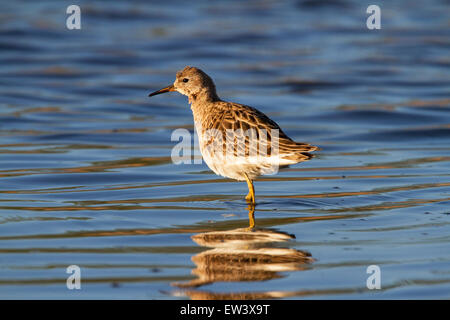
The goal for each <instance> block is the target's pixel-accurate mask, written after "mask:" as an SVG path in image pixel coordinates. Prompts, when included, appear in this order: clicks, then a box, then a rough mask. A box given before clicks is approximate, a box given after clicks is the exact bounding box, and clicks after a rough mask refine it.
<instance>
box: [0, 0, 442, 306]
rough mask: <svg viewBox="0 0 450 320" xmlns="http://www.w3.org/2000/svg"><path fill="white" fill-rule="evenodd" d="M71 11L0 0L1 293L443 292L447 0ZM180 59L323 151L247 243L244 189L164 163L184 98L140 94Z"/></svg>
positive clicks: (281, 193)
mask: <svg viewBox="0 0 450 320" xmlns="http://www.w3.org/2000/svg"><path fill="white" fill-rule="evenodd" d="M70 4H71V3H69V2H67V1H62V2H61V1H39V2H26V1H14V2H10V3H6V2H2V4H1V7H2V10H0V65H1V69H0V297H1V298H4V299H5V298H7V299H9V298H39V299H41V298H44V299H47V298H64V299H77V298H87V299H90V298H109V299H115V298H122V299H130V298H133V299H134V298H135V299H141V298H142V299H186V298H192V299H198V298H203V299H208V298H216V299H218V298H228V299H230V298H242V299H253V298H285V299H299V298H319V299H322V298H332V299H335V298H337V299H346V298H356V299H359V298H364V299H384V298H386V299H391V298H401V299H414V298H439V299H440V298H449V297H450V250H449V248H450V209H449V207H450V171H449V162H450V108H449V107H450V95H449V92H450V77H449V66H450V60H449V48H450V46H449V45H450V41H449V39H450V30H449V28H448V26H449V10H448V4H449V3H448V1H444V0H442V1H440V0H434V1H427V2H426V3H421V4H419V3H417V4H416V3H414V4H413V3H411V2H409V1H387V2H385V3H381V4H380V7H381V10H382V29H381V30H373V31H369V30H368V29H367V28H366V18H367V16H368V14H366V12H365V11H366V8H367V6H368V5H369V4H371V3H369V2H364V1H362V2H361V1H356V0H355V1H349V0H341V1H325V2H320V3H318V2H315V1H308V0H298V1H287V2H282V3H279V2H277V1H262V2H256V1H249V2H242V1H223V2H220V1H219V2H214V3H209V2H206V1H204V2H202V1H195V2H189V3H186V2H185V1H179V2H177V3H175V4H173V3H172V4H169V3H161V4H149V3H147V2H144V1H127V2H114V4H111V3H108V4H106V3H105V2H102V1H94V2H92V1H90V2H89V3H87V2H83V1H81V2H79V4H80V6H81V11H82V29H81V30H72V31H69V30H67V29H66V27H65V19H66V17H67V15H66V13H65V10H66V8H67V6H68V5H70ZM185 65H193V66H198V67H200V68H202V69H204V70H205V71H206V72H207V73H208V74H210V75H211V76H212V77H213V78H214V79H215V81H216V85H217V87H218V92H219V95H220V96H221V97H222V98H223V99H225V100H232V101H236V102H240V103H245V104H250V105H252V106H255V107H257V108H259V109H260V110H262V111H263V112H265V113H266V114H268V115H269V116H270V117H272V118H273V119H274V120H275V121H277V122H278V123H279V124H280V125H281V127H282V128H283V129H284V131H285V132H286V133H287V134H288V135H289V136H291V137H292V138H294V139H295V140H297V141H305V142H309V143H311V144H314V145H318V146H320V147H321V148H322V150H321V151H320V152H317V157H316V158H314V159H313V160H311V161H308V162H306V163H302V164H300V165H296V166H292V167H291V168H289V169H286V170H283V171H281V172H280V173H279V174H278V175H275V176H267V177H263V178H261V179H259V180H258V181H257V182H256V183H255V187H256V195H257V201H258V205H257V207H256V211H255V219H256V227H257V229H256V231H255V232H249V231H248V230H246V227H247V226H248V223H249V222H248V214H249V212H248V210H247V205H246V204H245V201H244V196H245V195H246V193H247V186H246V184H245V183H242V182H240V183H239V182H234V181H231V180H227V179H224V178H221V177H218V176H216V175H214V174H213V173H212V172H211V171H209V170H208V168H207V167H206V165H205V164H204V163H202V164H184V165H174V164H173V163H172V161H171V158H170V155H171V150H172V148H173V147H174V146H175V144H176V143H177V142H176V141H171V139H170V137H171V133H172V132H173V130H174V129H177V128H186V129H188V130H190V131H192V130H193V121H192V115H191V111H190V109H189V106H188V104H187V99H186V98H185V97H183V96H181V95H179V94H176V93H171V94H166V95H161V96H157V97H153V98H151V99H149V98H148V97H147V95H148V93H150V92H152V91H154V90H156V89H159V88H162V87H164V86H166V85H168V84H170V83H172V81H173V79H174V75H175V72H176V71H177V70H179V69H181V68H183V67H184V66H185ZM69 265H78V266H80V268H81V286H82V289H81V290H68V289H67V287H66V279H67V277H68V276H69V274H67V273H66V268H67V267H68V266H69ZM369 265H378V266H379V267H380V270H381V290H369V289H368V288H367V287H366V281H367V278H368V277H369V276H370V274H367V272H366V271H367V267H368V266H369Z"/></svg>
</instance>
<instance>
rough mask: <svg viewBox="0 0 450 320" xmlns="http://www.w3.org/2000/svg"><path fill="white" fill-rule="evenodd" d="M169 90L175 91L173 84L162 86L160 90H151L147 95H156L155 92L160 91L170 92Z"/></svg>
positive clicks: (159, 92)
mask: <svg viewBox="0 0 450 320" xmlns="http://www.w3.org/2000/svg"><path fill="white" fill-rule="evenodd" d="M170 91H176V90H175V88H174V86H173V84H172V85H170V86H168V87H165V88H162V89H160V90H157V91H155V92H152V93H150V94H149V95H148V96H149V97H153V96H156V95H157V94H161V93H165V92H170Z"/></svg>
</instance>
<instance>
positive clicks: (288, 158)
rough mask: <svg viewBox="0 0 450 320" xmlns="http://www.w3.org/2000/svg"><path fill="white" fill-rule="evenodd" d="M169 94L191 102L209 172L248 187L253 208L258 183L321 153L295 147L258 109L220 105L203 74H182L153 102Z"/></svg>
mask: <svg viewBox="0 0 450 320" xmlns="http://www.w3.org/2000/svg"><path fill="white" fill-rule="evenodd" d="M170 91H178V92H179V93H181V94H184V95H186V96H188V98H189V103H190V104H191V109H192V113H193V115H194V123H195V129H196V131H197V135H198V137H199V144H200V151H201V153H202V156H203V159H204V160H205V162H206V164H207V165H208V167H209V168H210V169H211V170H212V171H214V172H215V173H216V174H218V175H222V176H224V177H227V178H232V179H235V180H239V181H244V180H245V181H247V185H248V189H249V193H248V195H247V196H246V198H245V199H246V200H247V202H248V203H249V204H251V205H254V204H255V189H254V187H253V180H254V179H255V178H256V177H258V176H260V175H263V174H272V173H275V172H277V171H278V168H279V167H280V166H288V165H291V164H295V163H298V162H302V161H306V160H309V159H311V158H312V157H313V155H312V154H310V152H311V151H314V150H317V149H318V147H316V146H313V145H310V144H308V143H300V142H295V141H293V140H292V139H291V138H289V137H288V136H287V135H286V134H285V133H284V132H283V131H282V130H281V128H280V127H279V126H278V125H277V124H276V123H275V122H274V121H273V120H271V119H270V118H269V117H267V116H266V115H265V114H263V113H262V112H260V111H258V110H257V109H255V108H253V107H249V106H246V105H242V104H238V103H234V102H227V101H223V100H221V99H220V98H219V96H218V95H217V93H216V87H215V85H214V82H213V81H212V79H211V78H210V77H209V76H208V75H207V74H206V73H204V72H203V71H202V70H200V69H198V68H195V67H190V66H187V67H185V68H184V69H183V70H181V71H179V72H177V75H176V79H175V82H174V83H173V84H172V85H170V86H168V87H165V88H163V89H160V90H158V91H155V92H153V93H150V94H149V96H150V97H151V96H154V95H157V94H160V93H164V92H170ZM255 142H256V143H255ZM224 154H226V157H224Z"/></svg>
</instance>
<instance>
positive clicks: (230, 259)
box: [173, 205, 314, 299]
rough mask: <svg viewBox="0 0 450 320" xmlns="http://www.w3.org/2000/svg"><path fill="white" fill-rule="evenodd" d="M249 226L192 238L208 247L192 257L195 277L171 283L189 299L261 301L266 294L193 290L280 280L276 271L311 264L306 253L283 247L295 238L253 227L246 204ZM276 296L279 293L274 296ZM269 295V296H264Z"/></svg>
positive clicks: (252, 208)
mask: <svg viewBox="0 0 450 320" xmlns="http://www.w3.org/2000/svg"><path fill="white" fill-rule="evenodd" d="M248 210H249V227H248V228H239V229H233V230H227V231H212V232H205V233H199V234H196V235H193V236H192V240H193V241H194V242H195V243H197V244H198V245H200V246H204V247H208V248H211V249H209V250H206V251H203V252H201V253H199V254H196V255H195V256H193V257H192V261H193V262H194V263H195V265H196V268H195V269H194V270H193V271H192V273H193V274H194V275H196V276H197V278H196V279H193V280H191V281H188V282H183V283H174V284H173V285H175V286H177V287H179V288H183V289H185V290H183V293H184V294H187V295H188V296H190V297H191V298H193V299H234V298H238V299H252V298H256V299H261V298H270V297H272V296H271V294H270V293H269V292H267V293H245V294H243V293H239V294H238V293H236V294H237V296H236V294H233V293H230V294H217V293H209V292H205V291H200V290H198V289H197V288H199V287H201V286H204V285H207V284H212V283H214V282H240V281H263V280H270V279H276V278H281V277H282V275H281V274H280V272H285V271H297V270H304V269H306V268H307V265H308V264H310V263H311V262H313V261H314V259H313V258H312V257H311V255H310V253H309V252H306V251H300V250H296V249H291V248H283V247H282V244H283V243H286V242H288V241H290V240H292V239H295V236H293V235H290V234H287V233H284V232H279V231H275V230H271V229H267V228H257V227H256V224H255V217H254V212H255V206H254V205H249V207H248ZM276 294H280V292H278V293H276ZM267 295H269V296H267Z"/></svg>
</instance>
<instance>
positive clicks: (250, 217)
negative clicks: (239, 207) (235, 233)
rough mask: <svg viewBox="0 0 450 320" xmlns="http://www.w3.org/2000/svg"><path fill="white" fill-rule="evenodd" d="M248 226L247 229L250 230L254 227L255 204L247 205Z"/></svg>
mask: <svg viewBox="0 0 450 320" xmlns="http://www.w3.org/2000/svg"><path fill="white" fill-rule="evenodd" d="M247 209H248V224H249V225H248V228H247V230H249V231H250V230H252V229H253V228H254V227H255V205H254V204H249V205H248V207H247Z"/></svg>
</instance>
